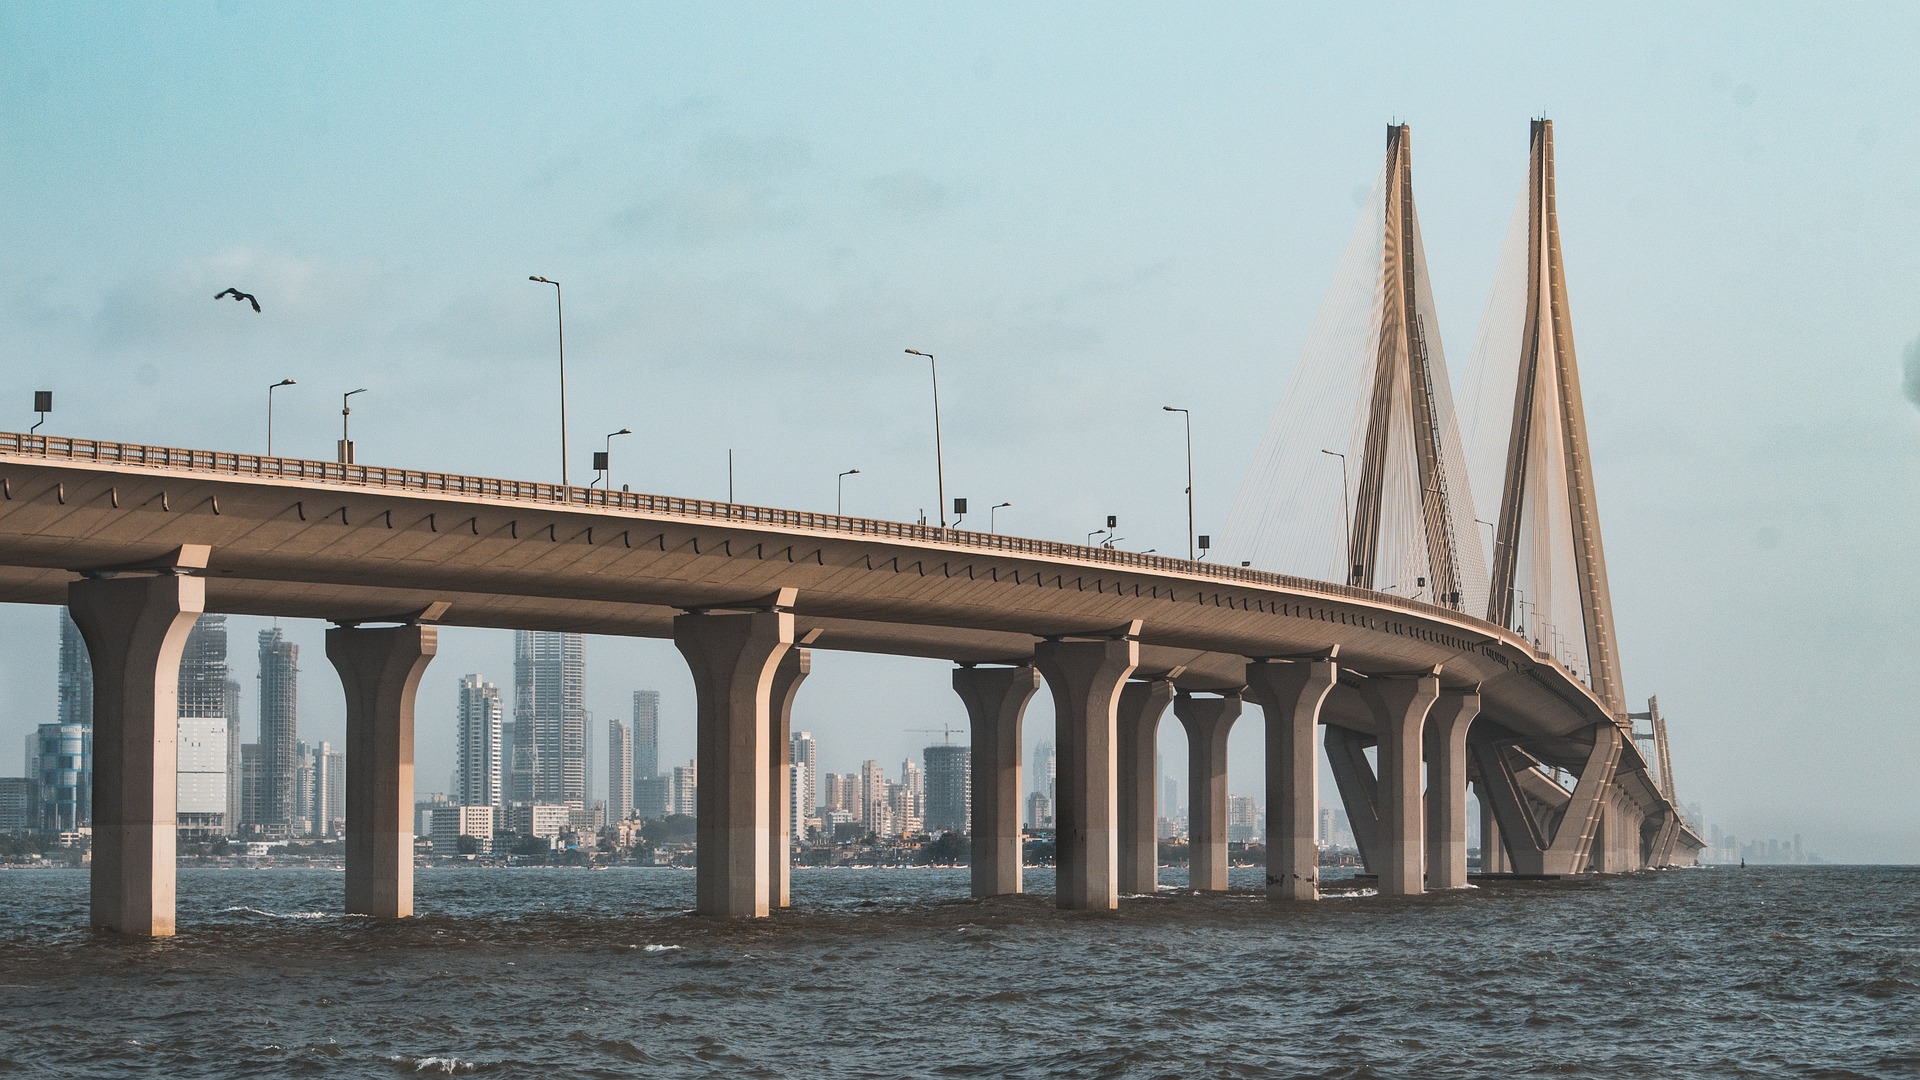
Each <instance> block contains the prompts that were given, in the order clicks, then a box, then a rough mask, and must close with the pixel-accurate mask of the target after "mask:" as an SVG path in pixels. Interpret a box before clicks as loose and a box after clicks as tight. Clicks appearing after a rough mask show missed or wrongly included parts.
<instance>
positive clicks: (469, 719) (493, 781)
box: [453, 675, 505, 806]
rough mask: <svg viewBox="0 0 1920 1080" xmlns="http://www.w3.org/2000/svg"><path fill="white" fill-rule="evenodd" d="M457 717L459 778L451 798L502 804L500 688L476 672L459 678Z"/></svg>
mask: <svg viewBox="0 0 1920 1080" xmlns="http://www.w3.org/2000/svg"><path fill="white" fill-rule="evenodd" d="M458 719H459V744H460V745H459V755H460V757H459V767H458V775H459V778H460V779H459V783H458V784H457V785H456V789H455V791H454V793H453V796H454V801H455V802H457V803H459V804H460V805H461V806H499V805H502V804H503V803H504V802H505V800H504V799H503V798H502V792H501V789H500V782H501V777H500V768H501V762H502V760H503V756H502V752H501V746H500V738H501V731H500V688H499V687H497V686H495V685H493V684H492V683H490V682H486V681H485V680H483V679H481V678H480V676H478V675H467V676H464V677H462V678H461V680H460V705H459V717H458Z"/></svg>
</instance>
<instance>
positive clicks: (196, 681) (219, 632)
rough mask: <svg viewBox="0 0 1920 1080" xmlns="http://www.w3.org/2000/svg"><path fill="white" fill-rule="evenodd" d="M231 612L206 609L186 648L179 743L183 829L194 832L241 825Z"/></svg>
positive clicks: (182, 656)
mask: <svg viewBox="0 0 1920 1080" xmlns="http://www.w3.org/2000/svg"><path fill="white" fill-rule="evenodd" d="M229 674H230V673H229V672H228V670H227V617H226V616H225V615H202V616H200V617H199V618H198V619H197V620H195V621H194V624H193V629H192V630H190V631H188V632H187V643H186V645H185V646H184V647H183V648H182V649H181V650H180V678H179V699H178V700H179V710H178V713H179V718H180V730H179V739H180V742H179V747H178V756H177V758H176V759H175V763H176V765H175V767H176V769H177V773H178V785H179V786H178V792H179V797H178V798H179V805H178V806H177V807H176V809H175V812H176V814H177V815H178V817H179V824H180V828H181V830H182V832H183V833H186V834H187V835H189V836H191V837H194V838H205V837H210V836H223V835H226V834H228V833H231V832H233V831H234V830H236V829H238V828H239V825H240V816H239V814H238V813H236V812H235V811H236V810H237V806H238V800H239V792H238V791H237V790H234V788H235V784H234V775H233V774H234V771H235V770H234V764H235V763H236V762H237V761H238V760H239V758H238V754H239V746H238V744H237V739H238V738H239V734H240V732H239V728H238V725H237V723H236V722H235V720H234V718H233V717H232V716H230V715H229V713H228V708H229V707H230V706H231V705H233V704H235V702H234V701H233V700H231V695H230V694H229V693H228V686H229V684H230V683H231V682H232V680H231V679H230V678H229ZM189 804H191V805H189Z"/></svg>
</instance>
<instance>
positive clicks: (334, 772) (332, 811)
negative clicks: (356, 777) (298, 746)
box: [313, 740, 347, 836]
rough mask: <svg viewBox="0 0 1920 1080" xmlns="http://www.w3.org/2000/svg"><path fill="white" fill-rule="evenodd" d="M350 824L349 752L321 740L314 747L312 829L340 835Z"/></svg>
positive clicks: (322, 834) (316, 832)
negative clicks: (336, 748) (348, 811)
mask: <svg viewBox="0 0 1920 1080" xmlns="http://www.w3.org/2000/svg"><path fill="white" fill-rule="evenodd" d="M346 827H347V754H346V751H344V750H335V749H334V748H333V744H332V743H330V742H327V741H325V740H322V741H321V742H320V744H319V745H318V746H315V747H314V748H313V831H314V834H315V835H318V836H338V835H340V834H341V833H343V832H345V831H346Z"/></svg>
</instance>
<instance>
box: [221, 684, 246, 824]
mask: <svg viewBox="0 0 1920 1080" xmlns="http://www.w3.org/2000/svg"><path fill="white" fill-rule="evenodd" d="M225 708H226V711H225V712H223V713H221V715H222V716H224V717H226V720H227V835H229V836H232V835H234V834H236V833H238V832H239V831H240V821H241V814H240V680H238V679H236V678H234V677H233V675H232V672H228V675H227V694H226V705H225Z"/></svg>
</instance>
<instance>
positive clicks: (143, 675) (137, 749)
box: [67, 563, 206, 937]
mask: <svg viewBox="0 0 1920 1080" xmlns="http://www.w3.org/2000/svg"><path fill="white" fill-rule="evenodd" d="M202 565H204V563H203V564H202ZM67 605H68V608H69V610H71V611H72V613H73V621H74V623H75V625H77V626H78V627H79V628H80V633H81V636H82V637H84V638H85V639H86V642H87V655H88V657H89V658H90V659H91V660H92V662H93V876H92V881H91V882H90V886H89V887H90V889H91V892H92V897H91V900H92V914H91V919H90V921H91V923H92V925H93V926H94V928H95V929H99V930H110V931H113V932H115V933H121V934H129V935H134V936H138V937H172V936H173V917H174V836H175V829H176V828H177V821H176V817H177V814H176V810H177V806H178V802H177V799H176V793H177V789H176V786H175V785H176V783H177V778H176V775H175V773H176V767H177V762H176V756H177V753H178V745H179V744H178V738H179V734H178V729H177V718H178V717H179V715H180V710H179V690H180V653H181V651H182V650H183V649H184V648H185V646H186V643H187V634H188V632H189V631H191V630H192V629H193V624H194V620H195V619H197V618H198V617H199V614H200V612H201V610H203V609H204V608H205V606H206V582H205V581H203V580H202V579H200V578H197V577H186V576H183V575H180V574H173V573H161V574H158V575H155V576H143V577H120V578H104V579H87V580H82V581H76V582H74V583H73V584H72V585H69V586H68V587H67Z"/></svg>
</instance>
